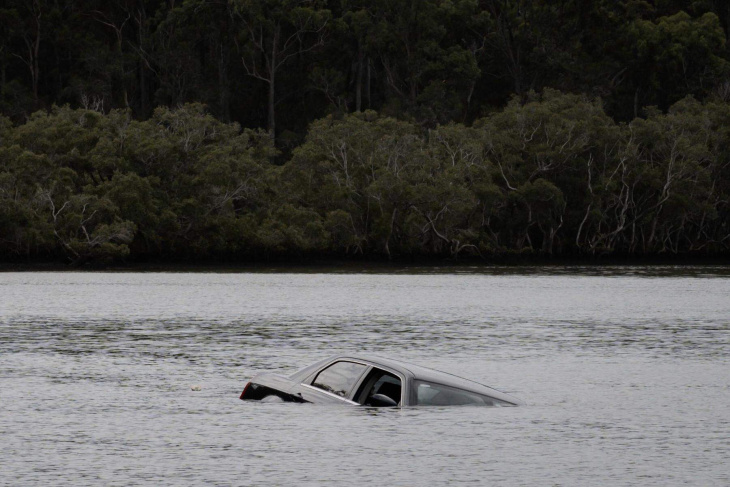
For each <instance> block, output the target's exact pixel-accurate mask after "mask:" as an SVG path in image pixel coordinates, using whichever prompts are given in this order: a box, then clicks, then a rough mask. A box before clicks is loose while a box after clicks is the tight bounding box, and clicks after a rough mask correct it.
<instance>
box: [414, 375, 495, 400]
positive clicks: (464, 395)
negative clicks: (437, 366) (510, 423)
mask: <svg viewBox="0 0 730 487" xmlns="http://www.w3.org/2000/svg"><path fill="white" fill-rule="evenodd" d="M413 387H415V389H416V405H418V406H507V405H509V404H507V403H505V402H503V401H500V400H499V399H495V398H493V397H489V396H485V395H483V394H478V393H476V392H472V391H467V390H464V389H458V388H456V387H449V386H445V385H443V384H435V383H433V382H425V381H420V380H417V381H414V383H413Z"/></svg>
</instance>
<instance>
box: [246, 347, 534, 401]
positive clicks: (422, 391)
mask: <svg viewBox="0 0 730 487" xmlns="http://www.w3.org/2000/svg"><path fill="white" fill-rule="evenodd" d="M241 399H243V400H258V401H263V402H310V403H321V404H351V405H362V406H373V407H404V406H465V405H471V406H517V405H520V404H522V402H521V401H520V400H519V399H517V398H514V397H512V396H510V395H508V394H505V393H503V392H500V391H497V390H495V389H492V388H491V387H487V386H485V385H482V384H479V383H477V382H473V381H470V380H468V379H463V378H461V377H457V376H455V375H451V374H447V373H445V372H439V371H437V370H433V369H429V368H427V367H421V366H418V365H413V364H407V363H404V362H400V361H397V360H389V359H384V358H380V357H374V356H370V355H337V356H334V357H330V358H328V359H325V360H322V361H320V362H317V363H315V364H312V365H310V366H309V367H305V368H303V369H301V370H300V371H298V372H296V373H294V374H292V375H290V376H288V377H285V376H282V375H278V374H271V373H267V374H259V375H257V376H255V377H254V378H253V379H251V380H250V381H249V382H248V384H246V387H245V388H244V390H243V392H242V393H241Z"/></svg>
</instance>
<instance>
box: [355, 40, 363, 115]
mask: <svg viewBox="0 0 730 487" xmlns="http://www.w3.org/2000/svg"><path fill="white" fill-rule="evenodd" d="M362 61H363V52H362V39H358V41H357V80H356V84H355V111H356V112H360V111H362Z"/></svg>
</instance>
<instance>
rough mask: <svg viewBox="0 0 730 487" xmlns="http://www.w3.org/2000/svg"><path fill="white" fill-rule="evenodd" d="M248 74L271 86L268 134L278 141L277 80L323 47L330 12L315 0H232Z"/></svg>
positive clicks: (268, 105)
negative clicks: (296, 61) (296, 60)
mask: <svg viewBox="0 0 730 487" xmlns="http://www.w3.org/2000/svg"><path fill="white" fill-rule="evenodd" d="M232 2H233V15H234V18H235V19H236V20H237V21H238V22H240V26H241V30H240V33H239V35H238V36H237V38H236V40H237V42H238V48H239V52H240V54H241V62H242V63H243V67H244V69H245V70H246V74H248V75H249V76H252V77H254V78H257V79H259V80H261V81H264V82H265V83H267V84H268V87H269V92H268V103H267V107H268V125H267V128H268V131H269V134H270V136H271V138H272V140H275V137H276V113H275V107H276V78H277V74H278V73H279V71H280V70H281V69H282V68H283V67H284V66H285V65H286V64H287V63H288V62H289V61H291V60H292V59H293V58H294V57H297V56H301V55H303V54H306V53H308V52H310V51H313V50H314V49H316V48H318V47H320V46H322V45H323V44H324V42H325V39H326V37H327V25H328V24H329V22H330V18H331V15H330V11H329V10H326V9H323V8H321V7H320V5H319V3H318V2H317V1H313V0H232Z"/></svg>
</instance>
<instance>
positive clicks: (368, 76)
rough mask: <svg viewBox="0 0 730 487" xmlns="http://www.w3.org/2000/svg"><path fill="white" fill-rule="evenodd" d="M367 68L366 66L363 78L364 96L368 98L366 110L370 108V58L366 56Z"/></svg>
mask: <svg viewBox="0 0 730 487" xmlns="http://www.w3.org/2000/svg"><path fill="white" fill-rule="evenodd" d="M367 68H368V69H367V72H368V74H367V77H366V78H365V96H366V97H367V99H368V110H370V109H371V108H372V106H371V103H370V58H369V57H368V62H367Z"/></svg>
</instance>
